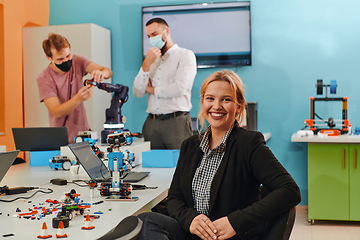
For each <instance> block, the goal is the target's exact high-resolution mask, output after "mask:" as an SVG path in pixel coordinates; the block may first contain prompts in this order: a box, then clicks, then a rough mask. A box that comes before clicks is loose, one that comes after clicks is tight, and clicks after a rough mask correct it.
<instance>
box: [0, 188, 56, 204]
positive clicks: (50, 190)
mask: <svg viewBox="0 0 360 240" xmlns="http://www.w3.org/2000/svg"><path fill="white" fill-rule="evenodd" d="M34 189H39V190H37V191H36V192H34V193H33V194H32V195H31V196H29V197H17V198H14V199H12V200H4V199H0V202H14V201H16V200H19V199H29V198H32V197H33V196H35V194H37V193H38V192H41V193H45V194H50V193H52V192H54V191H53V190H52V189H51V188H46V190H49V192H44V191H43V190H41V189H40V188H39V187H34Z"/></svg>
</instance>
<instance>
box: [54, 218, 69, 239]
mask: <svg viewBox="0 0 360 240" xmlns="http://www.w3.org/2000/svg"><path fill="white" fill-rule="evenodd" d="M56 237H57V238H66V237H67V235H66V233H65V231H64V223H63V221H60V222H59V227H58V232H57V234H56Z"/></svg>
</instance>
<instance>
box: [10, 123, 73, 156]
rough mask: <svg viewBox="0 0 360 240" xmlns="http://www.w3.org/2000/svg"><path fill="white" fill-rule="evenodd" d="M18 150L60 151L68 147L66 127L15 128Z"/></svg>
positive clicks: (15, 140)
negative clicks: (63, 147)
mask: <svg viewBox="0 0 360 240" xmlns="http://www.w3.org/2000/svg"><path fill="white" fill-rule="evenodd" d="M12 131H13V135H14V142H15V146H16V149H19V150H20V151H50V150H60V147H61V146H66V145H68V143H69V142H68V133H67V128H66V127H31V128H13V129H12Z"/></svg>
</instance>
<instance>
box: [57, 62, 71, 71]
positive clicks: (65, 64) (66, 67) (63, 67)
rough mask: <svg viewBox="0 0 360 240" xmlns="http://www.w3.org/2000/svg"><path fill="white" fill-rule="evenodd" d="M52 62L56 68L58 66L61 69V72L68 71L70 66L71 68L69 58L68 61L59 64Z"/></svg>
mask: <svg viewBox="0 0 360 240" xmlns="http://www.w3.org/2000/svg"><path fill="white" fill-rule="evenodd" d="M54 64H55V66H56V67H57V68H59V69H60V70H61V71H63V72H68V71H69V70H70V68H71V64H72V59H70V60H68V61H66V62H63V63H61V64H56V63H54Z"/></svg>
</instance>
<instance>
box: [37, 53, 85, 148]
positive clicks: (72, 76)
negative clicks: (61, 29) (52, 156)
mask: <svg viewBox="0 0 360 240" xmlns="http://www.w3.org/2000/svg"><path fill="white" fill-rule="evenodd" d="M90 62H91V61H90V60H89V59H87V58H85V57H83V56H80V55H76V54H74V55H73V58H72V66H71V68H70V71H68V72H66V73H65V74H58V73H57V72H55V71H54V70H53V69H52V68H51V67H50V65H49V66H47V67H46V68H44V69H43V70H42V71H41V73H40V74H39V76H38V78H37V79H36V81H37V84H38V87H39V94H40V102H43V101H44V100H45V99H47V98H49V97H58V98H59V101H60V104H62V103H64V102H67V101H68V100H69V99H70V98H72V97H74V96H75V95H76V94H77V92H78V91H79V90H80V89H81V88H82V87H83V86H84V85H83V76H85V75H86V74H87V72H86V71H85V70H86V67H87V66H88V65H89V63H90ZM48 115H49V123H50V127H62V126H65V127H67V129H68V136H69V143H71V142H74V140H73V137H76V136H77V135H78V132H79V131H88V130H89V129H90V125H89V123H88V120H87V117H86V110H85V107H84V103H81V104H79V106H77V107H76V108H75V109H74V111H72V112H71V113H70V114H69V115H68V116H67V118H66V117H63V118H59V119H57V118H55V117H54V116H53V115H52V114H51V113H50V111H49V112H48ZM65 118H66V119H65Z"/></svg>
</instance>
